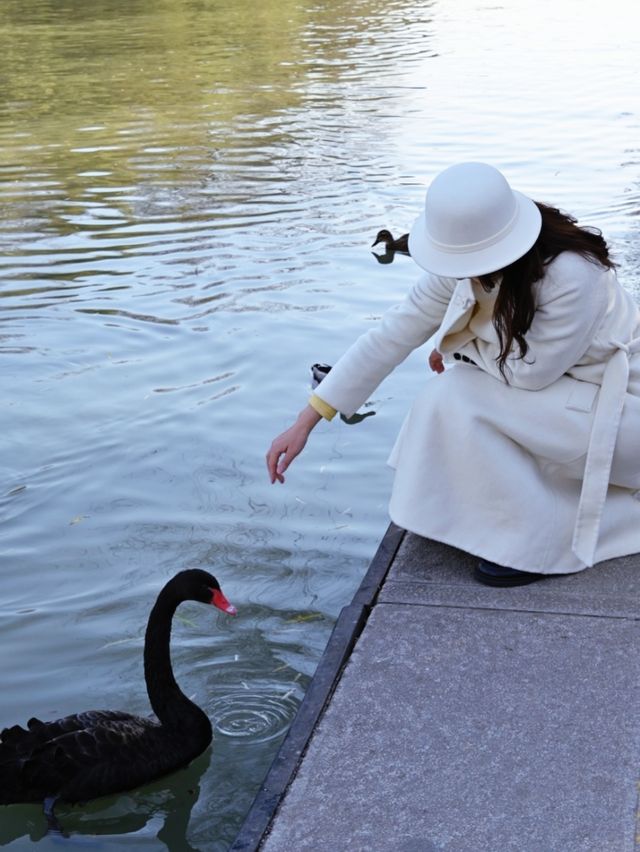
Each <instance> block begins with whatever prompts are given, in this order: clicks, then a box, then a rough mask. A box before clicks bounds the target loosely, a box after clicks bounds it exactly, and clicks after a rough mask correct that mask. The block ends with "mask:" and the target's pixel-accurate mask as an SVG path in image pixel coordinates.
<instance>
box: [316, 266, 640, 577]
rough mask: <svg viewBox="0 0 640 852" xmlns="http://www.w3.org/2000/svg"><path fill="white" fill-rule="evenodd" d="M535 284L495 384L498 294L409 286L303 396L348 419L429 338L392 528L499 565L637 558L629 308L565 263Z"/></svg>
mask: <svg viewBox="0 0 640 852" xmlns="http://www.w3.org/2000/svg"><path fill="white" fill-rule="evenodd" d="M534 287H535V298H536V311H535V315H534V318H533V322H532V324H531V327H530V328H529V330H528V332H527V334H526V335H525V337H526V340H527V343H528V346H529V349H528V352H527V354H526V356H525V357H524V358H520V357H519V347H515V353H516V354H512V355H511V356H510V357H509V358H508V361H507V364H508V370H507V378H508V383H507V382H506V381H505V379H504V378H503V376H502V375H501V373H500V371H499V369H498V366H497V362H496V358H497V356H498V353H499V344H498V337H497V334H496V331H495V328H494V326H493V323H492V311H493V305H494V302H495V298H496V294H497V289H494V290H493V291H491V292H489V293H487V292H485V291H484V290H483V288H482V287H481V285H480V284H479V283H478V282H477V281H475V280H473V279H468V278H467V279H462V280H456V279H453V278H442V277H438V276H434V275H424V276H423V277H421V278H420V280H419V281H418V282H417V283H416V285H415V286H414V287H413V289H412V290H411V292H410V293H409V295H408V297H407V298H406V299H405V301H404V302H402V303H401V304H399V305H397V306H396V307H395V308H392V309H391V310H390V311H388V312H387V313H386V314H385V315H384V317H383V318H382V320H381V321H380V323H379V324H378V325H377V326H376V327H375V328H373V329H371V330H370V331H368V332H367V333H366V334H364V335H363V336H362V337H360V338H359V339H358V340H357V341H356V342H355V344H354V345H353V346H352V347H351V348H350V349H349V350H348V351H347V352H346V353H345V355H343V357H342V358H341V359H340V360H339V361H338V362H337V363H336V365H335V366H334V368H333V369H332V371H331V372H330V373H329V375H328V376H327V377H326V378H325V379H324V380H323V382H322V384H321V385H320V387H318V388H317V390H316V394H317V395H318V396H320V398H321V399H323V400H324V401H325V402H327V403H328V404H329V405H331V406H333V407H334V408H335V409H337V410H338V411H340V412H342V413H343V414H345V415H347V416H349V415H351V414H353V413H354V412H355V411H356V410H357V409H358V408H359V407H360V405H362V403H363V402H365V401H366V400H367V399H368V397H369V396H370V395H371V393H372V392H373V391H374V390H375V388H376V387H377V386H378V385H379V383H380V382H381V381H382V380H383V379H384V378H385V377H386V376H387V375H388V374H389V373H390V372H391V371H392V370H393V369H394V367H396V366H397V364H399V363H400V362H401V361H403V360H404V358H405V357H406V356H407V355H408V354H409V353H410V352H411V351H412V350H413V349H415V348H416V347H418V346H421V345H422V344H424V343H425V342H426V341H427V340H429V338H431V337H432V336H433V335H435V338H434V345H435V347H436V348H437V349H438V350H439V351H440V352H441V353H442V354H443V356H445V360H446V361H447V362H450V364H451V365H452V366H451V367H450V368H448V369H447V370H445V372H444V373H442V374H441V375H437V376H434V377H432V378H430V379H429V380H428V381H425V384H424V387H423V388H422V389H421V391H420V393H419V395H418V397H417V399H416V401H415V403H414V405H413V407H412V409H411V411H410V412H409V414H408V416H407V418H406V420H405V422H404V424H403V426H402V429H401V431H400V434H399V436H398V439H397V441H396V444H395V447H394V449H393V451H392V454H391V458H390V464H391V465H392V466H393V467H394V468H395V470H396V474H395V478H394V486H393V491H392V496H391V503H390V515H391V518H392V519H393V521H394V522H395V523H397V524H398V525H399V526H402V527H404V528H405V529H408V530H411V531H412V532H415V533H418V534H419V535H422V536H426V537H428V538H432V539H435V540H438V541H443V542H446V543H448V544H451V545H454V546H455V547H458V548H461V549H462V550H466V551H467V552H469V553H473V554H476V555H478V556H480V557H483V558H485V559H488V560H491V561H493V562H497V563H498V564H500V565H506V566H510V567H512V568H518V569H520V570H523V571H537V572H541V573H547V574H556V573H568V572H572V571H580V570H582V569H583V568H585V567H586V566H588V565H592V564H594V563H595V562H599V561H601V560H603V559H608V558H613V557H616V556H622V555H625V554H628V553H636V552H640V500H639V499H638V498H639V497H640V312H639V311H638V307H637V306H636V304H635V302H634V301H633V299H632V297H631V296H630V295H629V294H628V293H627V292H626V291H625V290H624V289H623V288H622V286H621V285H620V284H619V282H618V280H617V278H616V275H615V273H614V272H613V271H612V270H606V269H603V268H602V267H601V266H599V265H598V264H596V263H594V262H590V261H588V260H586V259H584V258H582V257H581V256H580V255H577V254H574V253H571V252H564V253H563V254H561V255H559V256H558V257H557V258H556V259H555V260H554V261H553V262H552V263H551V264H549V266H548V267H547V270H546V274H545V276H544V278H542V279H541V280H540V281H539V282H537V284H535V285H534ZM455 353H457V354H458V355H459V356H460V360H455V359H454V358H453V355H454V354H455ZM462 356H466V358H468V359H470V361H469V362H465V361H464V360H462Z"/></svg>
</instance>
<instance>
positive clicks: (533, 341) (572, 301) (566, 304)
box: [464, 253, 612, 390]
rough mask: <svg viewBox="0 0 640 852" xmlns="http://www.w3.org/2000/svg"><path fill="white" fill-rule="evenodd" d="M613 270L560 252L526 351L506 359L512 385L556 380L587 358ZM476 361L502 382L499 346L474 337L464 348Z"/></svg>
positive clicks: (541, 293) (541, 291) (529, 386)
mask: <svg viewBox="0 0 640 852" xmlns="http://www.w3.org/2000/svg"><path fill="white" fill-rule="evenodd" d="M609 274H612V273H610V272H609V271H608V270H605V269H603V268H602V267H601V266H598V265H597V264H595V263H592V262H590V261H588V260H585V259H584V258H582V257H580V256H577V255H575V254H568V253H565V254H564V255H560V256H559V257H558V258H556V260H555V261H554V262H553V263H551V264H550V265H549V268H548V270H547V274H546V275H545V277H544V278H543V279H542V281H541V282H540V284H539V286H538V293H537V299H538V301H537V305H536V311H535V314H534V317H533V321H532V323H531V326H530V328H529V330H528V331H527V333H526V334H525V340H526V341H527V345H528V347H529V348H528V350H527V354H526V355H525V356H524V358H522V357H520V347H519V346H518V345H517V344H515V346H514V351H513V352H512V354H511V355H509V357H508V358H507V362H506V376H507V379H508V382H509V384H510V385H513V386H514V387H518V388H523V389H524V390H540V389H542V388H544V387H547V386H548V385H550V384H552V383H553V382H555V381H556V380H557V379H559V378H560V376H562V375H564V374H565V373H566V372H568V371H569V370H570V369H571V368H572V367H574V366H575V365H576V364H577V363H578V362H579V361H580V359H581V358H582V357H583V355H584V354H585V352H586V351H587V349H588V348H589V346H590V345H591V343H592V341H593V339H594V336H595V333H596V331H597V329H598V327H599V325H600V324H601V322H602V319H603V318H604V316H605V313H606V311H607V303H608V287H607V282H606V276H607V275H609ZM464 352H465V354H466V355H468V357H470V358H471V359H472V360H473V361H475V362H476V364H477V365H478V366H479V367H481V368H482V369H484V370H486V371H487V372H489V373H491V374H492V375H493V376H495V378H497V379H500V380H501V381H504V377H503V376H502V373H501V372H500V370H499V368H498V363H497V357H498V355H499V348H498V346H497V344H496V343H488V342H486V341H483V340H480V339H479V338H476V339H475V340H473V341H472V342H471V343H470V344H467V346H465V347H464Z"/></svg>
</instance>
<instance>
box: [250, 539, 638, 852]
mask: <svg viewBox="0 0 640 852" xmlns="http://www.w3.org/2000/svg"><path fill="white" fill-rule="evenodd" d="M391 529H392V528H390V530H391ZM396 530H397V528H396ZM387 535H389V532H388V533H387ZM398 540H401V544H400V547H399V549H398V550H397V552H395V555H393V556H392V557H391V558H390V567H389V570H388V572H385V573H386V577H385V578H384V580H383V582H382V585H381V587H380V589H379V593H378V595H377V598H376V599H375V601H374V602H373V606H372V607H371V608H370V615H369V617H368V620H367V621H366V624H365V626H364V629H363V631H362V633H361V635H360V637H359V639H358V640H357V642H356V644H355V647H353V648H352V649H350V654H349V656H348V660H347V663H346V666H345V667H344V669H343V670H342V673H341V675H340V677H339V680H338V681H337V685H335V692H333V694H332V695H331V697H330V699H329V700H328V701H327V703H326V706H325V708H324V713H323V714H322V715H321V716H320V715H319V714H318V715H319V721H316V722H315V723H314V724H313V727H312V731H310V741H309V744H308V747H307V749H306V751H305V753H304V755H303V756H302V759H301V761H300V760H299V757H300V754H301V753H302V749H299V753H298V761H299V765H298V766H297V771H295V773H294V774H293V777H292V779H289V780H290V784H289V786H288V789H287V791H286V795H284V799H283V800H282V801H281V802H280V807H279V808H278V810H277V812H276V813H275V817H273V819H272V821H271V825H270V829H269V832H268V834H267V835H266V836H265V837H264V838H263V840H262V843H261V844H260V847H259V848H260V849H261V850H263V852H305V850H309V852H343V851H344V852H360V850H361V851H362V852H432V850H446V852H511V850H513V852H591V850H593V852H632V850H637V849H640V840H636V836H637V833H638V813H637V807H638V790H639V789H640V787H639V780H640V631H639V624H638V619H639V618H640V556H638V555H636V556H631V557H625V558H622V559H616V560H612V561H610V562H606V563H601V564H600V565H598V566H597V567H595V568H593V569H589V570H587V571H584V572H582V573H580V574H574V575H569V576H563V577H555V578H552V579H549V580H545V581H543V582H541V583H535V584H533V585H531V586H526V587H521V588H515V589H491V588H487V587H485V586H481V585H480V584H478V583H476V582H475V581H474V580H473V578H472V576H471V569H472V566H473V561H474V560H473V557H470V556H468V555H467V554H465V553H462V552H461V551H458V550H455V549H454V548H451V547H448V546H446V545H442V544H437V543H435V542H432V541H428V540H426V539H421V538H419V537H417V536H414V535H411V534H406V535H405V536H404V538H402V539H398ZM357 597H358V596H356V598H357ZM354 601H355V599H354ZM346 609H347V608H346ZM319 677H320V679H322V677H323V675H322V667H321V668H320V669H319ZM324 677H325V679H326V674H325V675H324ZM276 764H277V761H276ZM275 768H276V770H277V766H276V767H275ZM283 789H284V787H283ZM263 792H267V793H268V784H266V785H265V787H264V789H263ZM271 801H272V802H275V801H276V800H275V798H274V797H273V796H272V798H271ZM278 801H279V800H278ZM262 806H263V808H264V801H263V802H262ZM274 807H275V806H274ZM272 816H273V815H272ZM233 848H234V849H236V848H238V849H240V848H243V849H244V848H249V847H248V846H243V845H242V844H240V845H239V846H237V847H236V846H235V845H234V847H233Z"/></svg>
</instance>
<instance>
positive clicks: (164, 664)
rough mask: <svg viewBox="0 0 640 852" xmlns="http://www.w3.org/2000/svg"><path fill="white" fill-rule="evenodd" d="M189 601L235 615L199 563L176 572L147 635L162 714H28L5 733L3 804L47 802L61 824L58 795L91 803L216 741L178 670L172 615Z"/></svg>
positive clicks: (0, 782) (147, 666)
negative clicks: (43, 717)
mask: <svg viewBox="0 0 640 852" xmlns="http://www.w3.org/2000/svg"><path fill="white" fill-rule="evenodd" d="M182 601H200V602H201V603H205V604H213V605H214V606H216V607H218V609H221V610H223V612H228V613H229V614H231V615H235V614H236V609H235V607H233V606H232V605H231V604H230V603H229V601H228V600H227V599H226V597H225V596H224V595H223V593H222V591H221V590H220V586H219V584H218V581H217V580H216V578H215V577H213V576H212V575H211V574H209V573H207V572H206V571H202V570H200V569H199V568H190V569H188V570H186V571H180V573H178V574H176V575H175V576H174V577H173V578H172V579H171V580H169V582H168V583H167V584H166V585H165V586H164V588H163V589H162V590H161V592H160V594H159V595H158V598H157V600H156V602H155V605H154V607H153V609H152V610H151V614H150V615H149V621H148V623H147V631H146V633H145V639H144V676H145V681H146V684H147V692H148V694H149V700H150V702H151V706H152V707H153V710H154V712H155V714H156V717H157V719H154V718H153V717H147V718H145V717H142V716H132V715H131V714H130V713H125V712H122V711H119V710H88V711H86V712H84V713H77V714H75V715H72V716H65V717H64V718H63V719H56V720H55V721H53V722H41V721H40V720H39V719H29V721H28V722H27V729H28V730H25V729H24V728H21V727H20V726H19V725H14V726H13V727H11V728H5V729H4V730H3V731H1V732H0V804H1V805H10V804H15V803H18V802H43V803H44V807H45V815H46V816H47V821H48V823H49V827H50V828H52V829H54V830H60V829H59V826H58V824H57V820H56V819H55V816H54V813H53V806H54V804H55V802H56V800H58V799H61V800H63V801H66V802H69V803H74V802H86V801H87V800H89V799H95V798H98V797H99V796H106V795H110V794H112V793H119V792H121V791H123V790H131V789H132V788H134V787H139V786H140V785H142V784H146V783H147V782H149V781H153V780H154V779H156V778H160V777H161V776H163V775H167V774H168V773H170V772H173V771H174V770H176V769H180V768H181V767H183V766H186V765H187V764H188V763H190V762H191V761H192V760H193V759H194V758H195V757H197V756H198V755H199V754H201V753H202V752H203V751H204V750H205V749H206V748H207V746H208V745H209V743H210V742H211V737H212V731H211V722H210V721H209V719H208V717H207V715H206V714H205V713H204V712H203V711H202V710H201V709H200V708H199V707H198V706H196V705H195V704H194V703H193V702H192V701H190V700H189V699H188V698H187V697H186V696H185V695H184V694H183V693H182V692H181V691H180V688H179V686H178V684H177V683H176V681H175V679H174V677H173V670H172V668H171V655H170V651H169V639H170V636H171V621H172V619H173V614H174V613H175V611H176V609H177V607H178V605H179V604H180V603H182Z"/></svg>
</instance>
